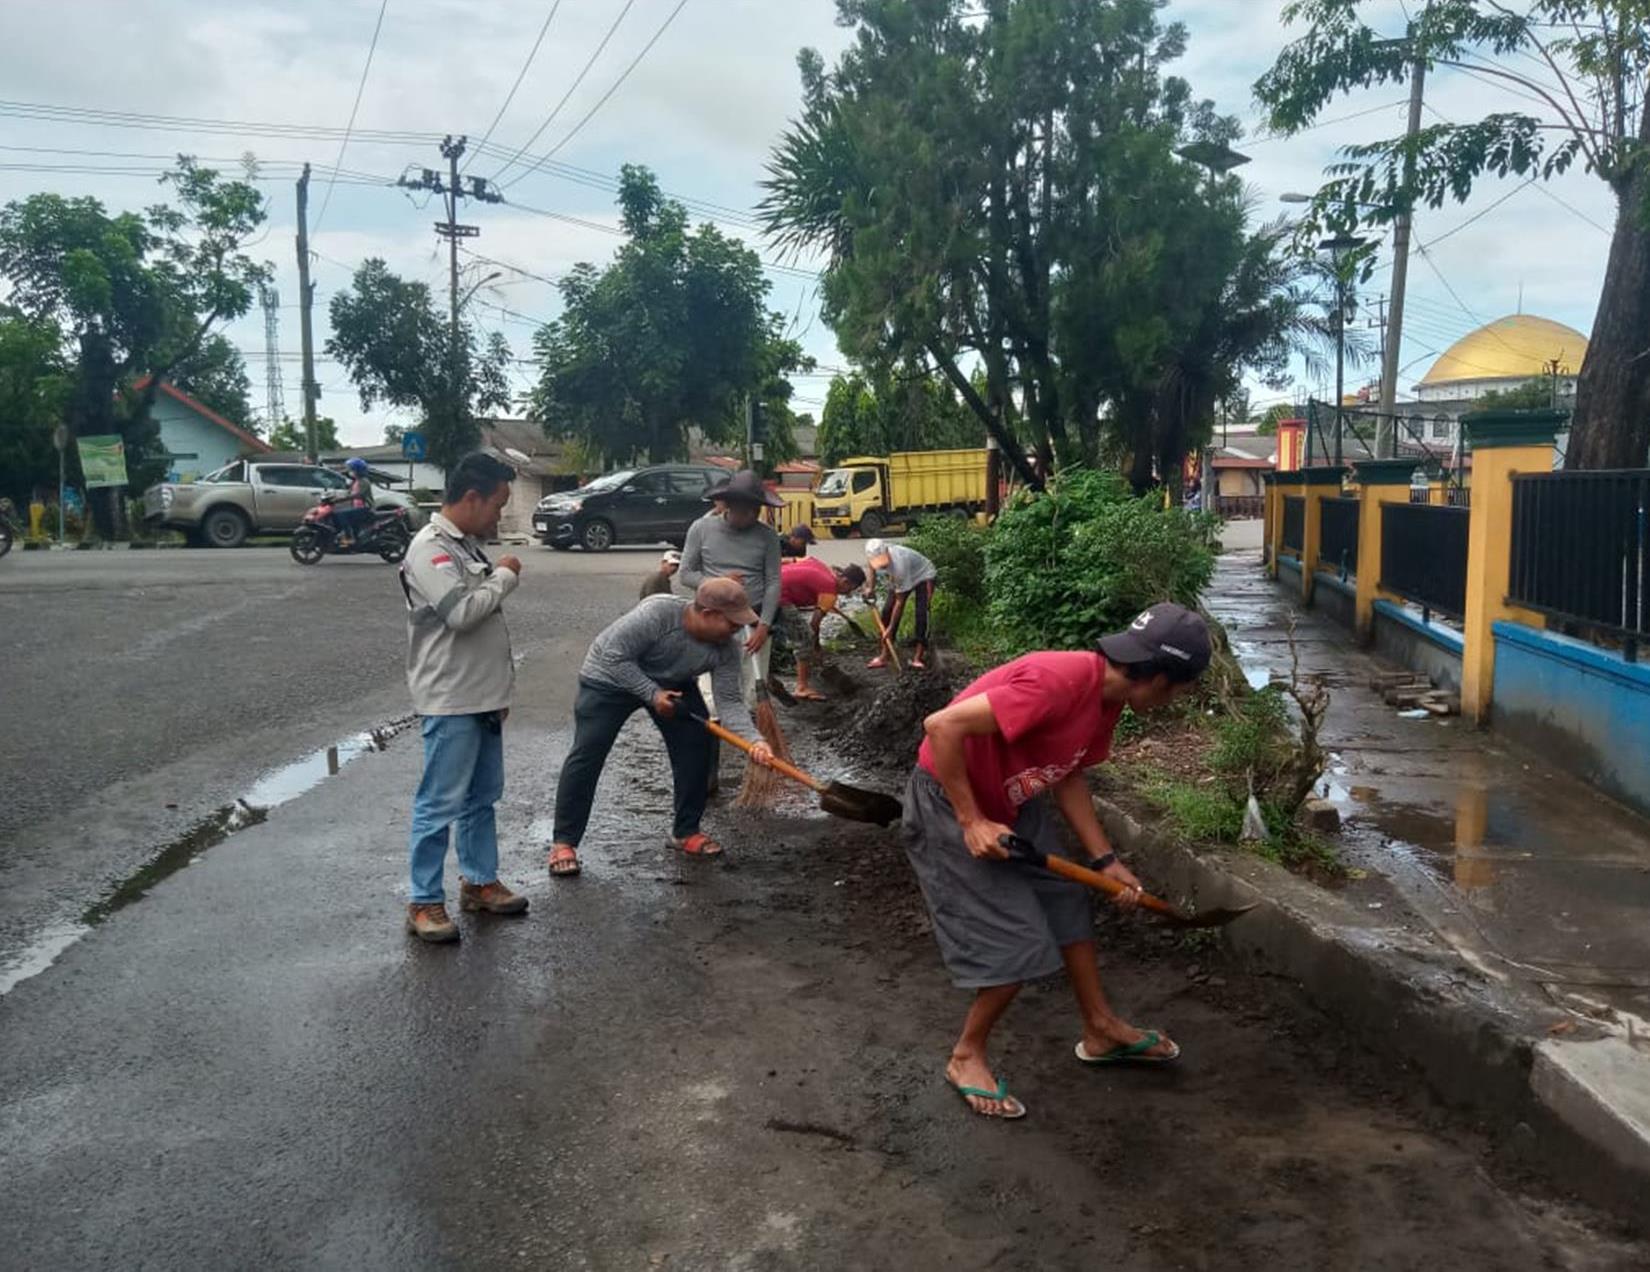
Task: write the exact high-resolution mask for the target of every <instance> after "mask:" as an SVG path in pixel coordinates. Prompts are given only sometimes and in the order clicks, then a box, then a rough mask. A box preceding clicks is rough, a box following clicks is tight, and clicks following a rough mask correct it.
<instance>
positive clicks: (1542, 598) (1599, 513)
mask: <svg viewBox="0 0 1650 1272" xmlns="http://www.w3.org/2000/svg"><path fill="white" fill-rule="evenodd" d="M1511 564H1512V578H1511V582H1510V584H1509V585H1508V590H1507V599H1508V600H1509V601H1512V602H1514V603H1515V604H1518V605H1522V606H1523V607H1524V608H1526V609H1532V610H1536V611H1538V612H1539V613H1543V614H1551V615H1553V616H1554V617H1556V618H1561V619H1565V620H1568V621H1570V622H1573V623H1576V624H1579V625H1581V626H1584V627H1587V628H1590V629H1592V630H1593V631H1595V632H1599V633H1604V634H1607V635H1609V636H1613V637H1618V638H1620V639H1622V640H1623V641H1625V642H1627V656H1628V657H1629V658H1631V657H1633V656H1634V654H1635V653H1636V652H1637V650H1636V642H1637V641H1640V640H1644V639H1646V638H1650V599H1647V598H1646V592H1647V591H1650V469H1625V470H1617V471H1601V472H1574V473H1570V472H1563V473H1527V474H1521V475H1519V476H1516V477H1514V478H1513V534H1512V562H1511Z"/></svg>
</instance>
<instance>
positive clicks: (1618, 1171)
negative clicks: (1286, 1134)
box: [1095, 798, 1650, 1229]
mask: <svg viewBox="0 0 1650 1272" xmlns="http://www.w3.org/2000/svg"><path fill="white" fill-rule="evenodd" d="M1095 807H1096V810H1097V811H1098V812H1099V814H1100V817H1101V820H1102V822H1103V823H1104V824H1105V827H1106V833H1107V834H1108V835H1109V836H1110V837H1111V839H1112V842H1113V843H1114V844H1116V845H1117V846H1118V847H1119V848H1120V849H1122V850H1123V851H1124V852H1126V853H1127V854H1128V855H1129V857H1130V859H1131V861H1132V862H1134V863H1135V864H1137V865H1138V866H1140V867H1142V868H1143V869H1144V870H1145V871H1146V872H1149V873H1150V874H1151V876H1152V877H1153V878H1154V879H1156V880H1159V881H1161V882H1162V883H1163V884H1164V885H1166V887H1167V890H1168V891H1169V892H1170V893H1171V894H1172V895H1174V896H1177V897H1185V898H1190V899H1191V900H1192V901H1193V902H1194V903H1195V904H1196V905H1197V906H1198V908H1200V909H1207V908H1210V907H1213V906H1226V905H1243V904H1246V903H1248V902H1251V901H1260V902H1262V903H1263V904H1262V905H1261V906H1260V907H1259V908H1257V909H1256V910H1255V911H1254V912H1253V913H1252V914H1250V915H1248V916H1246V917H1245V918H1243V919H1241V920H1240V921H1238V922H1237V923H1234V924H1233V925H1232V926H1231V927H1229V928H1226V929H1224V931H1223V933H1222V937H1223V940H1224V942H1225V943H1226V945H1227V946H1228V948H1229V949H1231V950H1232V951H1233V952H1234V953H1235V954H1237V955H1238V956H1239V957H1240V958H1242V959H1243V960H1245V961H1246V962H1247V963H1249V964H1250V965H1252V966H1254V967H1257V968H1259V969H1262V970H1264V971H1266V972H1269V973H1272V974H1275V975H1280V976H1283V977H1286V978H1287V979H1289V980H1291V981H1294V982H1295V983H1296V984H1297V985H1298V986H1299V987H1300V988H1301V990H1302V991H1304V993H1305V994H1306V996H1307V997H1308V998H1309V999H1310V1000H1311V1001H1312V1003H1313V1004H1314V1005H1315V1006H1316V1007H1317V1008H1318V1009H1319V1010H1321V1011H1323V1012H1324V1013H1325V1014H1327V1015H1329V1016H1331V1017H1332V1018H1334V1019H1336V1020H1337V1021H1339V1022H1340V1023H1341V1024H1342V1025H1344V1026H1345V1027H1346V1028H1347V1029H1348V1030H1349V1031H1350V1032H1351V1033H1352V1034H1353V1035H1354V1036H1355V1037H1357V1038H1358V1039H1359V1040H1360V1041H1361V1042H1363V1043H1364V1044H1365V1045H1367V1046H1369V1047H1371V1048H1373V1049H1374V1050H1375V1051H1376V1053H1377V1054H1379V1055H1382V1056H1385V1057H1387V1058H1389V1059H1391V1060H1392V1061H1394V1062H1395V1063H1397V1064H1399V1065H1401V1066H1403V1067H1404V1068H1406V1069H1410V1070H1412V1071H1414V1072H1416V1073H1417V1074H1418V1076H1420V1077H1421V1078H1423V1079H1424V1080H1425V1081H1426V1083H1427V1085H1428V1086H1429V1087H1430V1088H1431V1089H1432V1090H1433V1091H1434V1092H1435V1093H1436V1094H1437V1095H1438V1096H1439V1097H1441V1098H1442V1099H1443V1100H1445V1101H1446V1102H1447V1103H1449V1104H1451V1105H1454V1106H1456V1107H1460V1108H1466V1109H1470V1110H1472V1111H1473V1112H1475V1113H1477V1114H1479V1115H1481V1116H1483V1117H1484V1118H1485V1119H1486V1121H1487V1122H1488V1123H1489V1126H1488V1127H1487V1129H1488V1130H1489V1131H1490V1132H1491V1134H1492V1136H1493V1137H1494V1139H1495V1142H1496V1146H1497V1151H1498V1152H1499V1153H1501V1154H1502V1155H1503V1156H1504V1157H1506V1158H1507V1159H1509V1161H1510V1162H1511V1163H1512V1164H1514V1165H1517V1166H1518V1167H1520V1168H1522V1169H1527V1170H1533V1171H1537V1172H1539V1173H1541V1174H1543V1175H1544V1176H1546V1177H1547V1178H1548V1180H1549V1181H1550V1182H1551V1183H1552V1184H1554V1185H1555V1186H1557V1187H1558V1188H1560V1189H1562V1190H1563V1191H1566V1192H1570V1193H1574V1194H1575V1195H1577V1196H1579V1197H1582V1198H1584V1199H1585V1200H1587V1201H1589V1202H1591V1203H1593V1204H1595V1205H1599V1206H1603V1207H1605V1208H1607V1209H1609V1210H1611V1211H1613V1212H1614V1213H1616V1214H1617V1215H1619V1216H1620V1217H1621V1218H1622V1219H1623V1220H1625V1221H1626V1222H1628V1223H1629V1224H1630V1225H1632V1226H1634V1227H1637V1228H1641V1229H1642V1228H1645V1227H1646V1226H1647V1225H1650V1217H1647V1214H1646V1211H1645V1206H1644V1198H1645V1197H1646V1196H1650V1057H1646V1056H1644V1055H1642V1054H1639V1053H1637V1052H1635V1051H1634V1050H1633V1048H1632V1047H1631V1046H1630V1045H1629V1044H1628V1042H1626V1041H1624V1040H1622V1039H1619V1038H1614V1037H1607V1036H1604V1035H1603V1033H1602V1031H1599V1032H1596V1033H1595V1034H1594V1035H1593V1036H1588V1034H1587V1033H1586V1032H1581V1031H1578V1032H1577V1033H1575V1034H1572V1035H1571V1036H1569V1037H1567V1038H1565V1039H1563V1040H1562V1041H1560V1040H1556V1039H1553V1038H1550V1037H1549V1036H1548V1029H1549V1028H1550V1027H1551V1026H1552V1025H1554V1024H1555V1023H1558V1022H1560V1021H1570V1020H1571V1017H1569V1016H1568V1015H1567V1014H1566V1013H1563V1012H1560V1011H1559V1010H1557V1009H1556V1008H1554V1007H1553V1006H1552V1005H1551V1004H1550V1003H1548V1002H1546V1001H1545V1000H1544V999H1542V998H1539V997H1537V996H1536V995H1535V994H1533V993H1531V992H1529V991H1528V990H1525V989H1524V988H1523V987H1521V986H1517V985H1514V984H1510V983H1507V982H1501V981H1496V980H1494V979H1492V978H1491V977H1489V976H1487V975H1486V974H1485V973H1483V972H1482V971H1480V970H1478V969H1477V968H1474V967H1473V966H1471V965H1470V964H1469V963H1468V962H1466V961H1465V960H1463V959H1462V958H1460V957H1459V956H1458V955H1457V954H1455V953H1454V952H1453V951H1451V952H1447V953H1446V952H1442V951H1440V949H1439V948H1437V947H1436V946H1434V945H1431V944H1429V943H1427V942H1424V941H1422V940H1420V939H1418V938H1416V937H1414V936H1412V935H1411V934H1409V933H1407V932H1405V931H1403V930H1402V929H1400V928H1395V927H1392V926H1391V925H1390V924H1388V923H1384V922H1381V921H1378V920H1372V919H1371V917H1370V916H1368V915H1366V914H1364V913H1362V912H1360V911H1358V910H1354V909H1353V908H1352V907H1351V906H1349V905H1348V904H1347V903H1346V902H1345V901H1344V900H1342V899H1341V898H1340V897H1338V896H1336V895H1335V894H1334V893H1332V892H1328V891H1326V890H1324V889H1322V888H1320V887H1318V886H1317V885H1315V884H1313V883H1310V882H1308V881H1306V880H1304V879H1300V878H1297V877H1296V876H1294V875H1292V874H1290V873H1289V872H1288V871H1287V870H1285V869H1283V868H1282V867H1281V866H1277V865H1274V864H1272V863H1271V862H1268V861H1265V860H1263V859H1261V858H1259V857H1255V856H1252V855H1249V854H1246V853H1238V852H1225V851H1213V852H1208V853H1201V854H1200V853H1197V852H1194V851H1193V850H1192V849H1190V848H1188V847H1186V846H1185V845H1183V844H1180V843H1177V842H1175V841H1173V840H1171V839H1169V838H1167V837H1166V836H1163V835H1160V834H1158V833H1156V832H1155V831H1152V830H1150V829H1148V828H1147V827H1145V826H1143V825H1141V823H1140V822H1138V821H1136V820H1135V819H1134V818H1133V817H1131V816H1130V815H1129V814H1128V813H1127V812H1125V811H1124V810H1123V809H1121V808H1119V807H1117V806H1116V805H1115V804H1112V803H1111V802H1109V801H1107V800H1104V799H1099V798H1097V799H1096V800H1095Z"/></svg>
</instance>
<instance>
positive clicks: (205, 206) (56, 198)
mask: <svg viewBox="0 0 1650 1272" xmlns="http://www.w3.org/2000/svg"><path fill="white" fill-rule="evenodd" d="M252 175H253V172H252V171H251V170H250V169H249V171H248V173H247V176H248V177H249V178H250V177H251V176H252ZM163 184H164V185H166V186H167V187H168V188H169V189H170V190H171V192H172V194H173V196H174V200H175V201H174V202H173V203H158V204H155V205H153V206H151V207H150V208H149V209H148V210H147V211H146V212H144V213H136V212H122V213H118V214H113V215H111V214H110V213H109V212H107V211H106V210H105V209H104V207H103V204H102V203H100V202H99V201H98V200H96V199H92V198H84V197H82V198H64V197H63V196H61V195H56V194H36V195H31V196H29V197H28V198H26V199H22V200H18V201H14V202H12V203H9V204H7V205H6V207H5V208H4V210H0V276H3V277H4V278H5V279H6V280H7V281H8V282H9V283H10V284H11V288H12V294H11V303H12V305H13V306H14V307H15V309H16V310H17V312H18V313H19V314H20V315H21V316H22V317H23V318H25V319H27V320H28V321H29V322H30V323H32V324H34V325H35V326H36V328H37V329H49V330H50V331H52V332H54V333H55V334H56V336H57V339H58V342H59V349H60V351H61V355H62V358H63V362H64V365H65V366H66V368H67V371H66V374H67V375H68V377H69V392H68V394H67V397H66V399H64V400H63V401H62V402H61V418H63V419H64V420H65V421H66V422H67V423H68V424H69V425H70V427H71V429H72V430H73V432H74V433H75V434H76V435H77V436H86V435H97V434H106V433H118V434H121V435H122V436H123V437H124V439H125V442H126V453H127V469H128V472H129V474H130V475H131V478H132V483H133V485H134V487H139V488H141V487H142V486H143V485H145V484H147V483H148V482H150V481H153V480H155V479H157V478H158V477H159V476H160V474H161V473H162V472H163V471H164V467H165V457H164V456H163V455H161V454H160V453H159V451H160V448H159V445H158V432H157V430H156V429H155V427H154V425H153V423H152V421H151V419H150V414H149V413H150V408H151V407H152V406H153V404H154V398H155V394H156V393H157V392H158V391H159V382H160V381H161V380H162V379H168V378H173V377H174V374H175V373H176V372H178V371H179V369H180V368H185V367H187V366H189V365H191V364H193V365H194V366H196V367H197V368H199V370H200V374H201V375H203V376H204V377H205V378H206V379H208V380H209V381H210V382H211V383H212V386H213V387H212V388H211V389H209V392H217V391H218V390H220V389H223V388H225V387H232V382H233V376H232V375H230V374H229V373H228V369H227V367H226V365H225V362H226V359H225V358H224V357H223V356H222V354H223V350H222V348H221V347H218V346H212V347H210V348H209V347H208V341H209V337H211V336H212V334H213V333H214V331H215V329H217V328H218V327H220V326H221V325H222V324H223V323H225V322H228V321H230V320H232V319H235V318H239V317H241V316H242V315H243V314H245V313H246V312H247V311H248V310H249V309H250V308H251V305H252V298H253V293H254V290H255V288H256V287H257V285H258V283H259V282H261V281H262V280H264V279H265V278H267V277H268V274H269V267H268V265H267V264H263V263H260V262H257V261H255V260H253V259H252V258H251V256H249V255H248V254H247V252H246V251H245V247H246V245H247V243H248V240H249V239H250V237H251V235H252V233H253V232H254V231H255V230H256V229H257V228H258V226H260V225H262V224H263V222H264V219H265V214H264V205H263V199H262V197H261V196H260V195H259V194H258V192H257V190H256V188H255V187H253V185H252V184H251V183H250V180H228V179H225V178H224V177H222V176H221V174H219V173H218V172H217V171H216V170H214V169H211V168H203V167H201V166H200V165H199V164H198V163H197V162H196V161H195V160H194V159H192V158H190V157H188V156H180V157H179V159H178V162H177V165H176V167H175V168H174V169H173V170H172V171H171V172H169V173H168V174H167V176H166V177H165V178H163ZM140 383H141V384H144V385H145V386H146V387H145V388H143V389H142V390H137V389H135V388H134V386H135V385H137V384H140ZM243 420H244V416H243ZM54 463H55V458H54ZM111 508H112V504H110V503H108V502H107V501H99V502H98V503H97V504H95V505H94V512H95V513H96V514H97V516H98V524H99V529H100V530H102V531H103V532H104V533H105V534H107V533H109V532H110V530H111V529H112V518H111V515H110V509H111Z"/></svg>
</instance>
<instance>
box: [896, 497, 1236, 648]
mask: <svg viewBox="0 0 1650 1272" xmlns="http://www.w3.org/2000/svg"><path fill="white" fill-rule="evenodd" d="M1218 534H1219V522H1218V521H1217V520H1216V519H1215V518H1213V517H1210V516H1208V515H1206V514H1203V513H1195V512H1187V511H1185V510H1184V509H1181V508H1172V507H1165V506H1164V501H1163V498H1162V496H1161V495H1160V494H1159V495H1145V496H1137V495H1135V493H1134V491H1133V489H1132V488H1131V487H1130V486H1129V483H1128V482H1127V481H1125V480H1124V479H1123V477H1122V476H1121V475H1120V474H1118V473H1111V472H1095V471H1093V470H1090V469H1083V468H1076V469H1068V470H1066V471H1064V472H1062V473H1060V474H1059V475H1058V476H1057V477H1055V478H1054V479H1053V480H1052V481H1051V482H1050V483H1049V485H1048V488H1047V490H1045V491H1043V492H1042V493H1039V494H1032V493H1026V494H1022V495H1021V496H1020V497H1019V498H1018V499H1016V500H1015V501H1014V502H1013V503H1012V504H1011V505H1010V506H1009V507H1008V508H1006V509H1004V510H1003V512H1002V514H1001V515H1000V516H999V517H998V518H997V521H996V523H995V524H994V525H992V526H990V527H986V526H980V525H976V524H974V523H972V522H965V521H960V520H955V519H951V518H938V519H934V520H931V521H926V522H923V523H922V524H921V525H919V526H918V527H917V528H916V529H915V530H914V531H913V533H912V535H911V538H910V543H911V546H912V547H914V548H916V549H917V551H919V552H921V553H922V554H923V555H924V556H926V557H928V559H929V560H931V561H933V562H934V565H935V566H936V568H937V569H938V572H939V590H938V594H937V596H936V598H935V621H936V623H937V624H938V625H939V627H940V629H941V630H942V631H943V632H944V633H945V634H946V636H947V637H948V638H949V639H950V640H951V641H952V642H954V643H956V644H958V645H960V646H962V647H964V648H965V649H967V650H968V652H970V653H971V654H976V655H979V654H983V655H986V656H987V657H988V658H989V659H991V660H997V661H1000V660H1001V659H1004V658H1012V657H1014V656H1015V655H1018V654H1022V653H1025V652H1026V651H1028V650H1031V649H1085V648H1089V647H1090V646H1092V645H1093V644H1094V638H1095V636H1096V635H1097V634H1098V633H1100V632H1106V631H1116V630H1117V629H1119V628H1122V627H1127V626H1128V625H1129V623H1130V622H1131V621H1132V620H1133V618H1134V616H1135V615H1136V614H1138V613H1139V612H1140V611H1141V610H1143V609H1145V608H1146V606H1148V605H1152V604H1155V603H1156V602H1158V601H1179V602H1181V603H1182V604H1184V605H1196V604H1197V600H1198V597H1199V595H1200V594H1201V593H1202V591H1203V589H1204V587H1206V586H1207V585H1208V582H1209V579H1210V577H1211V576H1212V575H1213V573H1214V565H1215V551H1216V549H1217V547H1218V544H1219V540H1218Z"/></svg>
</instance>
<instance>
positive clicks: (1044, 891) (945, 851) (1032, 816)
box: [900, 767, 1094, 989]
mask: <svg viewBox="0 0 1650 1272" xmlns="http://www.w3.org/2000/svg"><path fill="white" fill-rule="evenodd" d="M900 830H901V833H902V835H903V837H904V839H905V855H906V856H907V857H908V858H909V859H910V861H911V868H912V869H913V870H915V871H916V873H917V883H918V884H919V885H920V886H921V888H922V898H923V900H924V901H925V902H927V904H928V914H929V917H930V918H931V919H932V920H933V923H934V937H935V939H936V940H937V941H939V943H940V958H941V959H943V960H944V962H945V970H946V971H948V972H949V973H951V979H952V981H953V982H954V983H955V984H956V985H957V986H958V987H959V988H961V989H985V988H988V987H989V986H992V985H1011V984H1014V983H1016V982H1019V981H1027V980H1035V979H1036V978H1037V977H1039V976H1048V975H1050V974H1052V973H1054V972H1057V971H1059V970H1060V969H1061V967H1063V966H1064V964H1063V962H1062V961H1061V958H1060V950H1061V948H1062V947H1064V946H1067V945H1072V944H1075V943H1076V942H1078V941H1088V940H1093V939H1094V913H1093V908H1092V904H1093V903H1092V900H1091V898H1090V897H1089V892H1088V889H1087V888H1085V887H1084V886H1083V885H1082V884H1080V883H1072V882H1071V881H1070V880H1067V879H1062V878H1060V877H1059V876H1058V875H1054V874H1050V873H1049V872H1048V871H1047V870H1043V869H1041V868H1039V867H1034V866H1025V865H1020V864H1017V863H1015V862H1009V861H993V860H981V859H980V858H977V857H974V856H971V855H970V854H969V851H968V848H967V846H966V845H965V844H964V843H963V835H962V827H961V826H959V825H958V824H957V814H956V813H955V812H954V811H953V810H952V808H951V801H950V799H948V798H947V797H946V794H945V791H944V789H943V788H942V787H941V786H940V784H939V782H938V781H937V780H936V779H935V778H933V777H931V776H930V775H929V773H928V772H927V770H925V769H923V768H921V767H918V768H914V769H913V770H912V771H911V780H910V781H909V782H907V783H906V787H905V819H904V821H903V822H902V823H901V826H900ZM1014 833H1015V834H1017V835H1020V836H1021V837H1022V838H1025V839H1029V840H1030V841H1031V842H1032V843H1034V844H1036V845H1037V847H1038V848H1040V849H1041V850H1042V851H1043V852H1045V853H1059V852H1060V841H1059V835H1058V834H1057V833H1056V831H1055V822H1054V810H1053V808H1052V807H1051V805H1050V802H1049V799H1048V797H1047V796H1046V795H1045V796H1041V797H1039V798H1037V799H1034V800H1032V801H1030V802H1029V803H1027V804H1025V805H1024V806H1022V807H1021V809H1020V815H1019V816H1018V817H1017V818H1015V820H1014Z"/></svg>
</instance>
